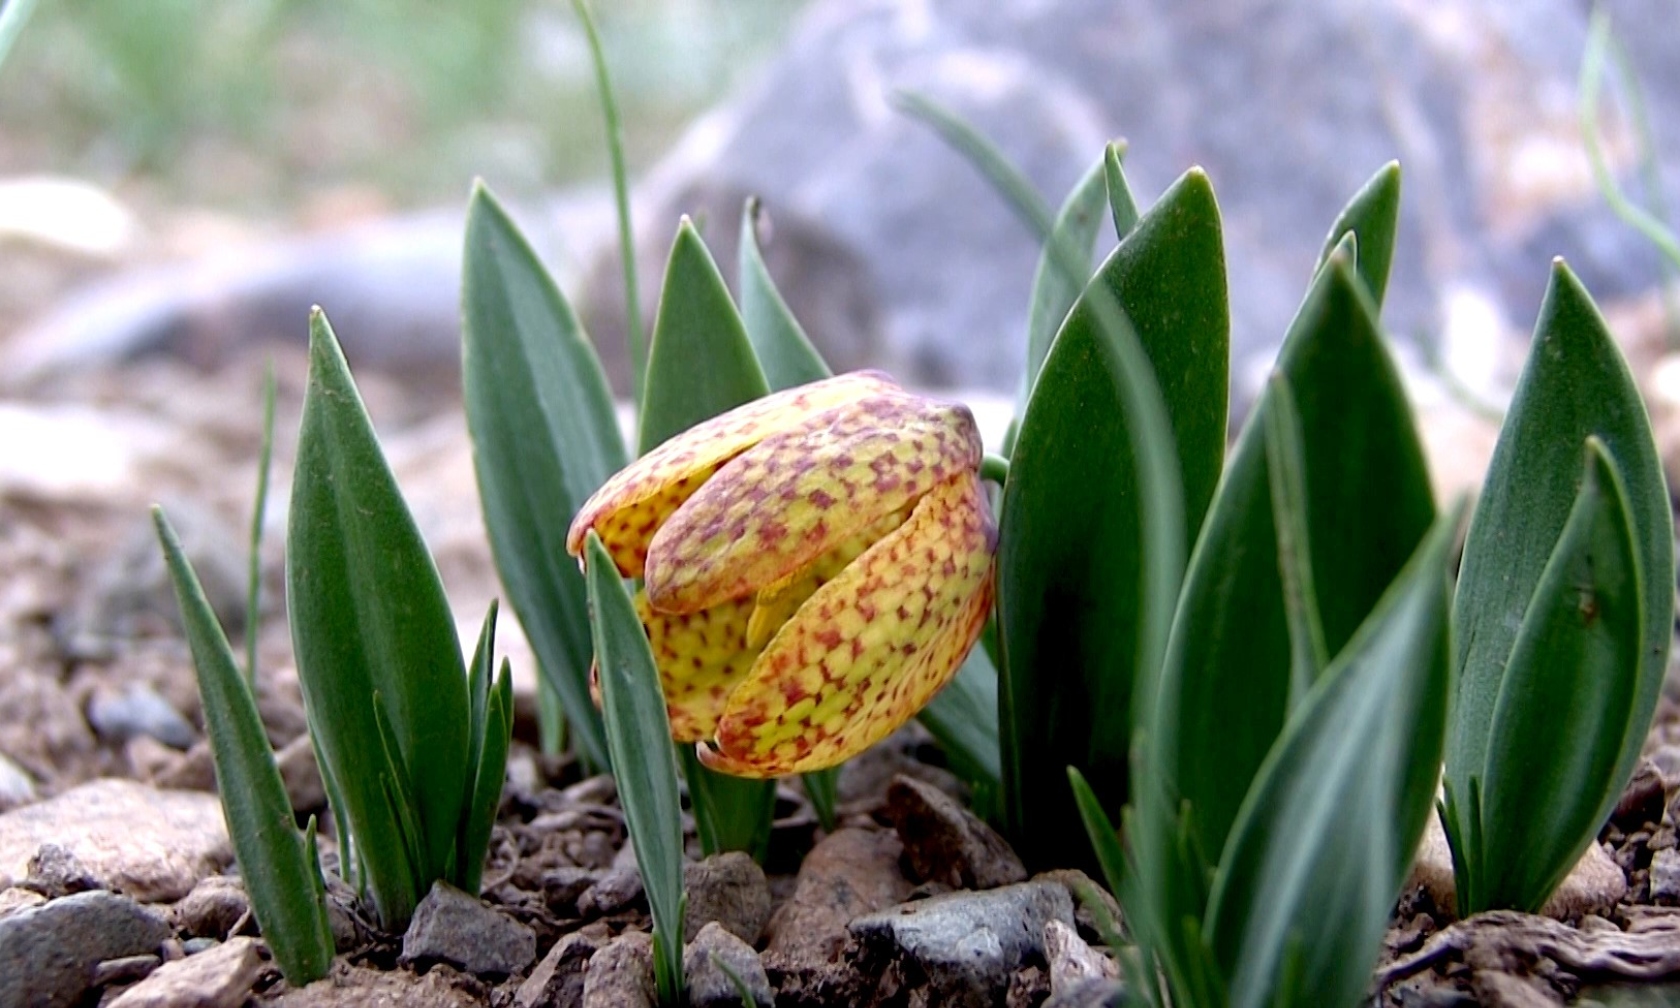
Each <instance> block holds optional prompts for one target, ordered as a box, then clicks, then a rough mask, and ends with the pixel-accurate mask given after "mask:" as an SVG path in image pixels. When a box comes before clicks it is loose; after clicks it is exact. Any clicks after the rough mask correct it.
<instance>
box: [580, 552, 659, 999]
mask: <svg viewBox="0 0 1680 1008" xmlns="http://www.w3.org/2000/svg"><path fill="white" fill-rule="evenodd" d="M584 558H585V566H586V568H587V573H586V577H587V580H588V582H589V612H590V626H591V628H592V629H593V630H594V634H595V657H596V661H597V662H598V664H599V667H600V679H601V712H602V714H603V716H604V719H605V721H606V727H607V745H608V746H609V747H610V748H611V749H612V765H613V776H614V779H615V780H616V781H617V783H618V801H619V804H620V805H621V806H622V807H623V808H624V825H625V828H626V830H627V831H628V832H629V834H630V843H631V846H632V847H633V848H634V849H635V852H636V864H637V866H638V867H639V868H640V870H641V873H642V885H643V887H644V888H645V889H646V891H647V898H648V908H649V909H650V910H651V911H652V912H653V929H654V933H655V934H656V935H662V936H664V937H665V939H666V940H665V941H664V942H661V943H660V946H659V949H658V951H660V952H662V953H663V954H664V956H665V957H666V965H665V966H664V968H663V970H664V972H665V974H666V977H667V978H669V979H670V980H671V981H674V983H675V984H676V985H677V990H670V989H663V990H661V991H660V1002H661V1003H662V1004H673V1003H676V996H680V995H679V994H678V991H680V986H681V984H682V975H683V974H682V933H683V932H682V928H683V920H682V918H683V871H682V862H683V837H682V804H681V799H680V798H679V796H678V791H677V762H676V759H675V757H674V756H673V755H672V752H671V722H670V720H669V718H668V717H667V715H666V713H665V696H664V694H663V693H662V692H661V691H660V688H659V670H658V669H657V668H656V667H655V666H654V661H653V649H652V648H651V647H650V646H649V645H648V639H647V633H646V631H644V630H643V629H642V622H641V620H639V619H638V618H637V617H636V607H635V603H634V602H632V601H631V598H630V592H629V590H628V588H626V586H625V584H624V581H623V579H622V578H620V577H619V576H618V569H617V568H616V567H614V566H613V561H612V556H611V555H610V554H609V553H607V548H606V547H605V546H603V545H602V544H601V537H600V536H598V535H596V534H595V532H594V531H593V530H591V531H590V533H589V536H588V539H587V540H586V541H585V545H584ZM673 958H674V965H673Z"/></svg>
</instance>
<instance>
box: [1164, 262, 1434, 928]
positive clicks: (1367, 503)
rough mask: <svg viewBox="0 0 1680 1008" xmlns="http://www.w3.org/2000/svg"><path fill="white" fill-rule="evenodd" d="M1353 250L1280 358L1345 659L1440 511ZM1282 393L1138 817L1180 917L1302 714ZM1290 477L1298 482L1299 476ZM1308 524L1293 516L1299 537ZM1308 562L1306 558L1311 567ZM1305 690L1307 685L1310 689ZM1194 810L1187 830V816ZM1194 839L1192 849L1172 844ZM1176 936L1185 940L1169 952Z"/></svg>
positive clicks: (1326, 623) (1198, 561)
mask: <svg viewBox="0 0 1680 1008" xmlns="http://www.w3.org/2000/svg"><path fill="white" fill-rule="evenodd" d="M1350 251H1351V249H1350V250H1349V252H1338V253H1337V255H1336V256H1334V257H1332V260H1331V262H1330V263H1329V264H1328V266H1327V267H1326V268H1325V269H1324V270H1322V271H1321V272H1320V273H1319V274H1318V276H1317V278H1316V279H1315V281H1314V284H1313V287H1312V289H1311V290H1310V291H1309V292H1308V294H1307V297H1306V299H1305V300H1304V302H1303V303H1302V306H1301V310H1300V313H1299V314H1298V315H1297V317H1296V320H1295V323H1294V325H1293V326H1292V327H1291V329H1290V334H1289V336H1288V338H1287V339H1286V340H1285V342H1284V346H1283V348H1282V350H1281V351H1280V353H1279V357H1278V364H1277V368H1278V373H1279V374H1280V375H1281V376H1282V379H1283V381H1284V382H1285V383H1286V387H1287V389H1288V391H1290V392H1292V393H1293V396H1292V398H1293V400H1294V403H1295V412H1296V413H1297V415H1298V424H1294V425H1291V426H1298V428H1299V439H1300V450H1301V453H1302V458H1301V472H1300V474H1299V476H1298V477H1297V478H1298V479H1299V482H1300V485H1299V487H1297V488H1295V489H1291V490H1290V491H1289V496H1290V497H1291V498H1292V499H1293V498H1295V497H1297V496H1299V497H1300V499H1302V500H1303V501H1304V504H1305V516H1304V522H1305V529H1304V535H1303V532H1302V531H1300V530H1297V531H1294V532H1292V533H1291V534H1292V535H1293V536H1294V537H1295V538H1297V539H1303V540H1304V543H1305V548H1304V553H1305V554H1306V555H1307V556H1308V557H1310V567H1309V568H1307V569H1306V570H1305V571H1299V572H1298V574H1297V577H1298V578H1299V579H1300V580H1301V581H1303V583H1304V582H1306V581H1307V580H1308V579H1309V578H1310V583H1311V584H1312V586H1313V589H1314V591H1313V594H1314V597H1315V598H1316V602H1317V604H1316V607H1315V608H1316V610H1317V612H1318V629H1317V631H1316V632H1313V631H1309V633H1310V634H1312V635H1313V636H1318V637H1321V639H1322V642H1323V643H1322V645H1319V644H1318V643H1317V642H1313V643H1312V646H1311V651H1312V652H1314V653H1319V648H1320V646H1322V649H1323V650H1322V653H1323V654H1326V655H1334V654H1336V653H1338V652H1339V651H1340V650H1341V649H1342V647H1343V646H1344V645H1345V644H1346V642H1347V641H1348V639H1349V638H1350V637H1351V636H1352V633H1353V630H1354V629H1355V628H1356V627H1357V626H1358V624H1359V621H1360V620H1362V619H1363V618H1364V617H1365V616H1366V615H1368V614H1369V612H1370V610H1371V607H1372V606H1373V605H1375V603H1376V601H1377V599H1378V598H1380V597H1381V596H1382V593H1383V592H1384V591H1385V590H1386V589H1387V587H1388V585H1389V584H1390V583H1391V582H1392V581H1393V579H1394V577H1395V575H1396V574H1398V573H1399V571H1400V568H1401V567H1402V566H1403V565H1404V563H1405V561H1406V559H1407V557H1408V556H1409V555H1410V553H1411V551H1412V549H1413V548H1414V547H1415V546H1416V544H1417V542H1418V541H1419V539H1421V538H1422V536H1423V534H1424V532H1425V531H1426V530H1427V529H1428V527H1429V523H1430V521H1431V519H1432V516H1433V514H1434V504H1433V500H1432V495H1431V490H1430V485H1429V478H1428V471H1427V468H1426V466H1425V463H1424V458H1423V452H1422V449H1421V447H1420V445H1419V442H1418V438H1417V433H1416V430H1415V429H1414V427H1413V423H1412V418H1411V409H1410V406H1409V405H1408V404H1407V401H1406V397H1405V393H1404V389H1403V388H1402V386H1401V384H1400V381H1399V377H1398V375H1397V374H1396V372H1395V369H1394V366H1393V363H1392V362H1391V361H1390V360H1389V357H1388V354H1387V351H1386V350H1385V348H1384V346H1383V342H1382V337H1381V333H1380V331H1379V329H1378V327H1377V322H1376V317H1375V313H1374V309H1373V306H1372V304H1371V302H1370V298H1369V296H1368V295H1367V294H1366V292H1365V290H1364V285H1363V284H1362V283H1361V282H1360V281H1359V280H1358V279H1357V277H1356V275H1355V273H1354V271H1353V266H1352V263H1351V262H1350V261H1349V253H1350ZM1283 387H1285V386H1283V385H1278V384H1276V383H1274V384H1273V386H1271V387H1270V388H1268V390H1267V392H1266V394H1265V395H1263V396H1262V397H1261V400H1260V402H1259V403H1258V404H1257V405H1256V407H1255V410H1254V413H1253V415H1252V416H1251V417H1250V418H1249V421H1248V423H1247V425H1246V426H1245V427H1244V429H1243V432H1242V434H1241V435H1240V436H1239V438H1238V441H1237V446H1236V448H1235V450H1234V451H1233V452H1232V453H1231V457H1230V460H1229V462H1228V464H1227V466H1226V470H1225V477H1224V482H1222V483H1221V484H1220V489H1219V495H1218V497H1217V498H1216V499H1215V500H1214V502H1213V506H1212V508H1211V510H1210V511H1209V514H1208V518H1207V523H1206V526H1205V527H1204V528H1203V530H1202V535H1201V538H1200V539H1199V540H1198V542H1197V544H1196V550H1195V552H1194V553H1193V554H1192V556H1191V559H1190V566H1189V570H1188V572H1187V574H1186V576H1185V586H1184V592H1183V596H1182V597H1181V599H1180V601H1179V610H1178V613H1177V616H1176V618H1175V621H1174V624H1173V636H1172V643H1171V646H1170V648H1169V651H1168V657H1167V660H1166V662H1165V665H1164V669H1163V672H1162V677H1161V684H1160V691H1159V695H1158V697H1157V701H1156V703H1157V706H1156V710H1155V712H1154V714H1153V724H1154V728H1153V731H1152V732H1151V739H1150V741H1151V746H1150V749H1149V752H1150V756H1149V762H1150V766H1149V767H1148V776H1149V780H1150V781H1151V782H1152V786H1153V787H1156V788H1159V789H1160V793H1159V794H1158V795H1156V796H1155V799H1156V800H1154V801H1151V802H1146V803H1144V804H1142V805H1141V806H1140V830H1139V836H1138V841H1137V842H1138V844H1139V849H1140V853H1139V860H1140V863H1141V864H1142V865H1143V866H1144V867H1143V869H1142V875H1143V877H1144V884H1145V885H1159V886H1162V887H1164V888H1162V889H1159V890H1157V891H1155V892H1154V893H1153V895H1152V896H1151V897H1150V901H1151V903H1153V904H1155V905H1158V906H1161V907H1164V908H1169V909H1163V911H1162V912H1163V914H1165V915H1166V916H1167V917H1169V918H1171V919H1179V918H1182V917H1184V916H1187V915H1190V914H1193V913H1195V912H1196V908H1199V907H1201V906H1202V905H1203V904H1204V901H1205V899H1206V889H1205V886H1206V883H1205V881H1202V880H1204V879H1205V878H1206V871H1207V869H1208V868H1209V867H1210V865H1203V864H1199V863H1197V862H1196V861H1195V860H1194V859H1193V860H1192V861H1191V862H1190V863H1179V859H1180V858H1181V857H1184V856H1188V855H1187V852H1198V851H1199V852H1201V856H1205V857H1206V858H1208V859H1211V858H1214V857H1217V856H1218V852H1219V851H1221V850H1223V849H1224V848H1225V844H1226V839H1227V836H1228V833H1229V830H1230V826H1231V823H1232V821H1233V820H1234V818H1235V816H1236V814H1237V809H1238V808H1239V806H1240V805H1241V803H1242V801H1243V799H1244V796H1245V795H1246V794H1247V793H1248V791H1249V788H1250V785H1251V782H1252V781H1253V779H1254V775H1255V773H1256V772H1257V771H1258V769H1259V767H1260V764H1261V762H1262V761H1263V760H1264V759H1265V757H1266V754H1267V753H1268V752H1269V751H1270V750H1271V749H1272V746H1273V744H1274V742H1275V740H1276V738H1277V736H1278V733H1279V732H1280V731H1281V730H1282V728H1283V725H1284V721H1285V719H1286V717H1287V714H1288V711H1289V709H1290V696H1291V683H1292V681H1293V679H1292V669H1293V668H1294V667H1295V666H1294V661H1295V656H1296V652H1295V651H1294V649H1293V648H1292V645H1291V636H1290V620H1289V612H1288V608H1287V606H1286V605H1285V598H1286V596H1285V592H1284V583H1283V580H1282V577H1281V574H1280V570H1281V568H1280V563H1279V555H1278V541H1279V539H1278V536H1279V530H1280V523H1279V520H1278V518H1277V516H1276V514H1275V508H1274V497H1273V494H1272V476H1271V467H1270V465H1269V464H1268V460H1267V446H1266V430H1267V428H1268V426H1270V425H1272V424H1274V423H1275V422H1276V421H1274V420H1272V419H1271V418H1272V413H1273V411H1274V409H1275V407H1274V405H1273V403H1274V400H1275V398H1276V391H1277V389H1279V388H1283ZM1289 482H1291V483H1293V482H1294V480H1293V479H1292V480H1290V481H1289ZM1302 520H1303V519H1302V517H1301V516H1299V515H1297V516H1293V517H1290V518H1288V519H1286V521H1285V522H1284V523H1283V524H1282V525H1281V528H1283V529H1284V530H1289V529H1295V528H1296V527H1297V526H1298V525H1299V524H1300V523H1301V522H1302ZM1297 562H1298V561H1297ZM1297 695H1298V691H1297ZM1184 803H1188V804H1189V805H1190V807H1191V808H1192V810H1193V815H1192V816H1191V818H1190V820H1189V822H1188V823H1181V822H1179V821H1178V817H1179V815H1180V811H1181V808H1182V806H1183V804H1184ZM1186 829H1188V830H1190V831H1191V833H1192V834H1193V840H1192V841H1191V842H1189V843H1188V844H1186V843H1184V842H1181V841H1180V840H1178V839H1174V838H1177V837H1179V836H1180V834H1181V833H1182V832H1183V831H1184V830H1186ZM1175 936H1176V932H1173V933H1172V934H1169V936H1168V940H1171V939H1172V938H1173V937H1175Z"/></svg>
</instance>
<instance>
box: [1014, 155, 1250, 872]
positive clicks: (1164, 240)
mask: <svg viewBox="0 0 1680 1008" xmlns="http://www.w3.org/2000/svg"><path fill="white" fill-rule="evenodd" d="M1105 303H1106V306H1107V307H1108V309H1109V311H1111V312H1112V315H1113V320H1114V321H1117V322H1118V325H1115V326H1110V325H1108V324H1107V323H1108V321H1109V320H1107V319H1104V318H1103V317H1102V316H1103V314H1104V313H1103V311H1101V310H1100V309H1101V308H1102V307H1103V306H1104V305H1105ZM1122 311H1123V312H1124V315H1122V314H1121V312H1122ZM1127 319H1129V320H1130V326H1131V327H1133V328H1135V336H1133V337H1132V339H1133V340H1135V343H1134V344H1133V345H1134V346H1135V347H1138V348H1139V350H1138V351H1136V352H1137V356H1138V357H1139V358H1140V359H1139V360H1137V361H1136V362H1135V363H1134V362H1130V361H1126V360H1124V359H1123V358H1120V357H1117V356H1116V354H1117V353H1119V352H1120V350H1123V349H1124V344H1123V342H1121V337H1122V335H1124V331H1125V329H1126V320H1127ZM1099 323H1102V324H1099ZM1227 339H1228V319H1227V315H1226V298H1225V270H1224V258H1223V250H1222V248H1221V244H1220V231H1219V213H1218V208H1217V206H1216V205H1215V202H1214V198H1213V190H1212V188H1211V187H1210V186H1209V185H1208V181H1207V177H1206V176H1205V175H1203V174H1202V173H1200V172H1199V171H1192V172H1190V173H1188V174H1186V175H1185V176H1184V177H1183V178H1182V179H1180V180H1179V182H1177V183H1176V184H1175V185H1174V186H1173V187H1172V188H1171V189H1170V190H1168V192H1167V193H1166V194H1165V195H1164V196H1163V197H1162V198H1161V201H1160V202H1159V203H1157V204H1156V205H1155V207H1154V208H1153V209H1151V211H1150V212H1149V214H1148V215H1146V216H1145V217H1144V218H1143V219H1142V220H1141V221H1140V222H1139V224H1138V226H1137V228H1136V229H1135V230H1134V231H1133V232H1132V234H1131V235H1129V236H1128V237H1127V238H1126V240H1125V241H1123V242H1121V243H1120V245H1119V246H1118V247H1117V248H1116V249H1115V251H1114V253H1113V255H1111V256H1110V257H1109V259H1108V261H1107V262H1106V263H1105V264H1104V265H1103V268H1102V269H1101V271H1100V272H1099V273H1098V277H1097V279H1096V280H1093V281H1092V284H1091V286H1090V287H1089V288H1088V289H1087V291H1086V293H1085V294H1084V295H1083V296H1082V297H1081V299H1080V302H1079V304H1078V305H1076V306H1075V308H1074V310H1073V312H1072V313H1071V314H1070V315H1069V316H1068V320H1067V322H1066V323H1065V324H1064V326H1063V327H1062V331H1061V333H1060V334H1059V335H1058V336H1057V338H1056V342H1055V344H1054V345H1053V346H1052V347H1051V350H1050V355H1049V356H1048V357H1047V358H1046V360H1045V364H1044V370H1043V371H1042V373H1041V374H1040V375H1039V378H1038V381H1037V383H1036V384H1035V385H1034V387H1033V392H1032V396H1031V399H1030V400H1029V402H1028V405H1027V412H1026V414H1025V416H1024V417H1023V420H1022V423H1021V427H1020V436H1019V438H1018V439H1017V441H1016V444H1015V453H1014V457H1013V459H1012V461H1011V465H1010V473H1009V479H1008V482H1007V483H1006V485H1005V487H1004V492H1003V503H1002V507H1001V516H1000V521H999V527H1000V529H1001V533H1000V538H999V545H998V577H999V582H998V583H999V597H998V627H999V631H1000V634H1001V639H1002V644H1003V653H1004V663H1003V664H1004V668H1003V671H1004V676H1003V679H1002V680H1001V682H1000V717H999V721H1000V725H999V727H1000V734H1001V740H1002V746H1003V773H1004V785H1005V791H1006V802H1007V803H1008V808H1007V810H1006V814H1007V821H1008V825H1009V828H1010V830H1011V832H1012V834H1013V835H1012V839H1013V840H1014V841H1015V842H1016V843H1017V849H1018V850H1020V852H1021V853H1022V855H1023V857H1024V858H1025V859H1026V860H1027V861H1028V863H1029V864H1034V865H1050V864H1058V865H1065V864H1069V863H1075V862H1072V861H1069V860H1068V859H1069V858H1077V859H1079V860H1085V853H1084V851H1083V848H1082V845H1078V844H1077V839H1078V836H1079V820H1078V813H1077V810H1076V809H1075V808H1074V805H1073V800H1072V797H1073V796H1072V794H1071V793H1070V792H1069V791H1068V789H1067V778H1066V768H1067V767H1069V766H1079V767H1083V768H1084V771H1085V773H1086V774H1087V776H1088V778H1089V780H1090V781H1091V784H1092V786H1093V788H1094V789H1095V790H1096V793H1097V795H1098V797H1099V798H1100V799H1102V801H1103V804H1104V807H1105V808H1110V809H1118V808H1119V806H1120V805H1121V804H1122V803H1123V801H1124V799H1125V795H1126V761H1127V753H1128V748H1129V745H1130V729H1131V724H1132V718H1133V710H1132V704H1133V695H1134V691H1136V690H1140V689H1142V690H1145V691H1146V692H1147V691H1148V690H1149V689H1151V688H1152V687H1151V686H1150V685H1149V684H1148V683H1150V682H1152V680H1153V677H1154V675H1155V669H1156V668H1157V667H1158V665H1157V663H1158V662H1159V660H1160V654H1161V651H1162V649H1163V648H1164V645H1165V639H1166V628H1167V626H1168V624H1169V621H1170V618H1171V617H1170V611H1171V607H1172V602H1173V599H1174V598H1176V597H1177V581H1178V578H1179V576H1180V575H1181V572H1182V559H1181V558H1182V557H1183V555H1184V552H1185V549H1186V543H1187V540H1188V538H1189V536H1190V535H1191V534H1193V533H1189V532H1187V531H1186V529H1194V528H1196V526H1197V525H1198V524H1200V521H1201V516H1202V514H1203V512H1204V511H1205V509H1206V507H1207V503H1208V500H1209V498H1210V497H1211V496H1212V494H1213V488H1214V484H1215V482H1216V481H1217V480H1218V478H1219V468H1220V462H1221V459H1222V458H1223V456H1224V452H1225V410H1226V372H1227V358H1228V350H1227ZM1117 348H1118V349H1117ZM1150 378H1154V379H1155V382H1151V383H1150V384H1156V383H1158V390H1151V391H1155V392H1156V395H1157V396H1158V401H1159V402H1160V403H1161V404H1162V407H1163V408H1164V413H1165V417H1163V418H1162V419H1165V420H1166V421H1167V425H1163V426H1164V427H1165V429H1163V430H1160V432H1159V433H1160V435H1161V439H1160V441H1159V442H1158V443H1155V442H1152V441H1147V440H1146V441H1145V443H1146V444H1148V445H1149V447H1148V449H1147V452H1148V455H1147V456H1142V455H1140V454H1139V451H1138V448H1137V447H1136V445H1137V441H1138V440H1139V439H1140V438H1144V437H1152V436H1153V434H1152V433H1151V431H1150V429H1149V428H1146V427H1145V426H1144V421H1143V420H1141V419H1140V417H1141V414H1140V413H1139V412H1138V410H1137V408H1136V406H1135V404H1136V403H1138V402H1139V401H1140V400H1139V399H1138V398H1136V391H1135V390H1134V389H1133V388H1132V387H1131V384H1130V383H1133V382H1147V381H1148V380H1149V379H1150ZM1175 470H1176V471H1177V472H1176V473H1175V472H1174V471H1175ZM1179 473H1181V474H1182V476H1181V479H1182V487H1183V492H1182V498H1180V499H1178V500H1173V501H1171V502H1170V503H1163V502H1162V501H1161V500H1160V498H1159V497H1158V496H1156V495H1159V494H1162V493H1172V491H1173V490H1174V489H1176V488H1173V487H1171V484H1172V483H1173V482H1175V481H1174V480H1173V476H1174V475H1178V474H1179ZM1174 496H1176V495H1174ZM1169 510H1173V511H1175V512H1176V513H1172V514H1170V515H1168V514H1167V512H1168V511H1169ZM1163 520H1166V521H1167V522H1168V523H1170V524H1171V525H1172V526H1173V528H1174V531H1173V532H1172V533H1171V536H1172V540H1171V541H1162V540H1160V539H1159V538H1157V536H1158V535H1159V532H1158V531H1155V530H1158V529H1159V528H1161V527H1164V526H1163V525H1160V524H1156V525H1153V526H1152V522H1161V521H1163ZM1143 656H1147V657H1143ZM1140 672H1141V673H1142V676H1141V677H1140V674H1139V673H1140ZM1140 678H1141V679H1143V680H1147V682H1145V683H1143V684H1140V682H1139V680H1140ZM1029 827H1030V828H1029Z"/></svg>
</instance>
